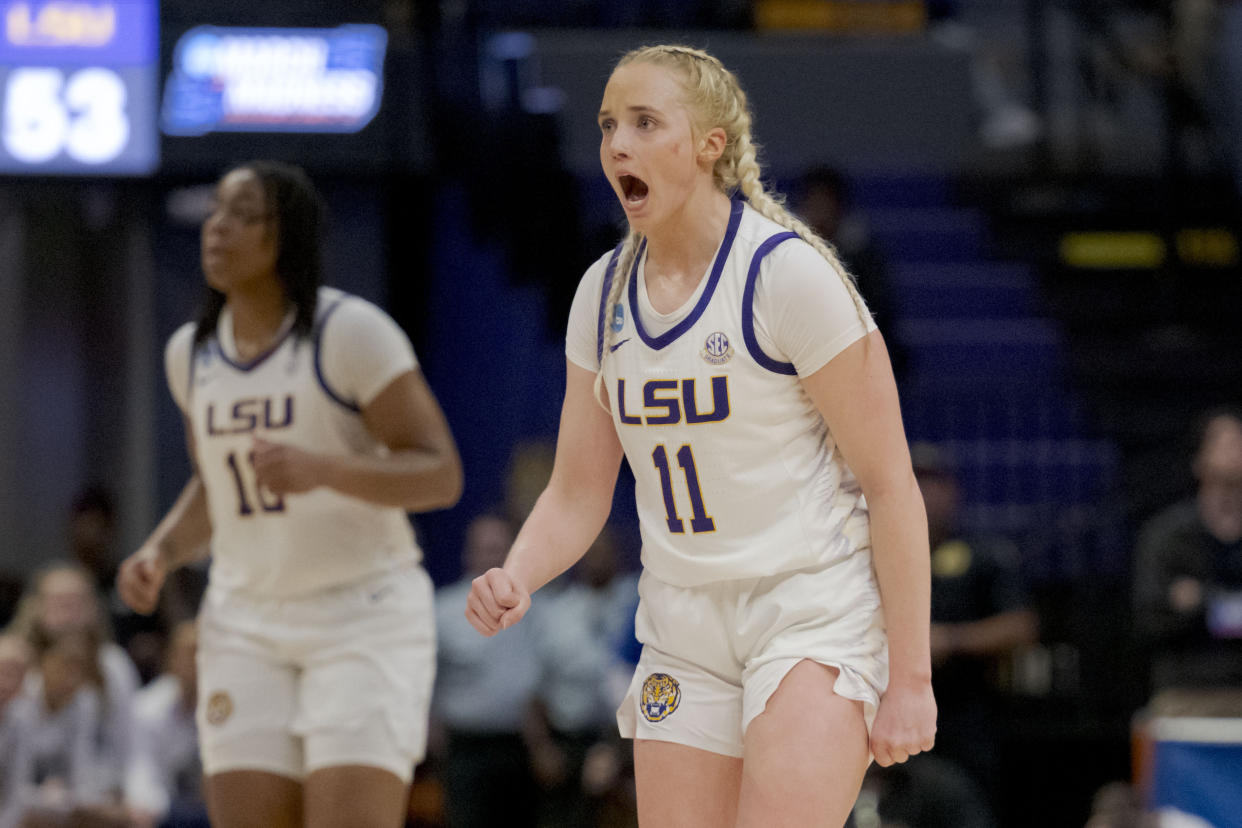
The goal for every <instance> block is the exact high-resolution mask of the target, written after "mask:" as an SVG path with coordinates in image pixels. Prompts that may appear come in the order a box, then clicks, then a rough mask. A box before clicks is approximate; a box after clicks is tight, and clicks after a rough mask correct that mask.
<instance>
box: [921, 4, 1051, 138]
mask: <svg viewBox="0 0 1242 828" xmlns="http://www.w3.org/2000/svg"><path fill="white" fill-rule="evenodd" d="M989 5H991V4H987V3H983V4H975V7H976V9H978V10H985V14H982V15H979V17H980V22H983V23H984V26H985V27H986V28H984V27H980V26H977V25H976V23H975V21H972V20H971V19H970V18H971V17H972V15H970V14H967V13H966V9H965V8H963V7H962V4H961V3H957V2H945V1H937V2H932V3H930V4H929V7H928V12H929V14H928V22H929V24H930V25H929V27H928V32H929V34H930V36H931V39H932V40H933V41H934V42H936V43H937V44H939V45H940V46H941V47H943V48H945V49H950V50H952V51H955V52H960V53H963V54H965V55H967V56H968V57H969V59H970V85H971V92H972V93H973V96H974V102H975V105H976V106H977V107H978V111H979V132H978V134H979V141H980V143H981V144H982V145H983V146H984V147H985V148H986V149H990V150H1018V149H1023V148H1026V147H1029V146H1030V145H1032V144H1033V143H1035V142H1036V141H1038V140H1039V138H1040V137H1041V136H1042V135H1043V133H1044V124H1043V121H1042V119H1041V118H1040V117H1039V116H1038V115H1037V114H1036V113H1035V112H1034V111H1033V110H1032V109H1031V108H1030V107H1029V106H1027V105H1026V104H1025V103H1023V102H1022V100H1021V99H1020V96H1019V95H1018V94H1017V92H1016V91H1015V90H1016V89H1017V87H1019V86H1020V85H1021V82H1022V77H1021V76H1022V74H1023V73H1025V72H1026V71H1027V67H1026V65H1025V62H1024V61H1023V56H1022V50H1021V48H1017V47H1018V44H1017V43H1015V42H1014V41H1013V40H1012V39H1010V37H1009V33H1010V31H1013V30H1015V29H1017V26H1018V25H1021V20H1020V19H1019V18H1018V17H1017V15H1018V14H1020V11H1019V10H1018V9H1017V8H1016V6H1008V7H1006V8H1004V9H1001V11H1000V14H1001V15H1004V14H1006V13H1008V15H1009V16H1010V20H1009V24H1010V25H1009V26H1001V27H998V26H997V24H996V23H994V22H991V21H989V20H988V17H987V16H986V12H987V11H990V10H988V6H989ZM993 14H995V13H993Z"/></svg>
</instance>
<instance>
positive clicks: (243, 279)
mask: <svg viewBox="0 0 1242 828" xmlns="http://www.w3.org/2000/svg"><path fill="white" fill-rule="evenodd" d="M321 213H322V205H321V202H320V200H319V196H318V195H317V193H316V192H315V190H314V188H313V186H312V185H311V182H310V181H309V179H307V177H306V175H305V173H303V172H302V171H301V170H300V169H298V168H295V167H291V166H288V165H284V164H279V163H275V162H266V161H258V162H252V163H248V164H245V165H243V166H240V167H238V168H236V169H234V170H232V171H230V172H229V173H228V174H226V175H225V176H224V177H223V178H222V179H221V180H220V181H219V183H218V185H217V189H216V205H215V208H214V210H213V211H212V212H211V214H210V215H209V216H208V217H207V219H206V220H205V222H204V223H203V229H202V266H203V270H204V273H205V274H206V278H207V286H208V290H207V294H206V300H205V303H204V306H203V309H202V312H201V314H200V316H199V319H198V321H197V322H192V323H188V324H186V325H184V326H183V327H182V328H181V329H179V330H178V331H177V332H176V333H175V334H173V336H172V338H171V339H170V340H169V343H168V346H167V349H166V352H165V363H166V371H167V375H168V381H169V385H170V388H171V390H172V394H173V396H174V398H175V399H176V401H177V404H178V405H179V406H180V408H181V411H182V413H183V415H184V418H185V423H186V432H187V443H188V447H189V450H190V455H191V457H192V459H193V461H194V474H193V476H192V477H191V479H190V481H189V483H188V484H187V485H186V487H185V489H184V490H183V492H182V494H181V496H180V498H179V499H178V500H177V502H176V503H175V504H174V505H173V508H172V509H171V511H170V512H169V514H168V515H167V516H166V517H165V518H164V520H163V521H162V522H161V523H160V524H159V526H158V527H156V529H155V531H154V532H153V533H152V535H151V536H150V538H149V539H148V540H147V541H146V543H145V544H144V545H143V546H142V547H141V548H140V549H139V550H138V551H137V552H135V553H134V554H133V555H131V556H130V557H129V558H128V559H127V560H126V561H125V563H124V564H123V566H122V568H121V572H120V575H119V578H118V585H119V587H120V590H121V594H122V596H123V597H124V598H125V600H126V601H127V602H128V603H129V605H130V606H131V607H133V608H134V609H135V610H137V611H140V612H151V611H152V610H153V609H154V608H155V606H156V603H157V601H158V597H159V589H160V586H161V585H162V583H163V581H164V579H165V576H166V574H167V573H168V572H169V571H170V570H172V569H173V568H175V567H177V566H180V565H182V564H185V563H187V562H189V561H191V560H194V559H195V558H196V557H199V556H201V555H202V554H204V552H203V550H204V549H205V548H206V545H207V544H208V542H209V544H210V553H211V557H212V560H211V565H210V570H209V585H208V590H207V594H206V596H205V598H204V601H203V606H202V609H201V611H200V644H199V693H198V698H199V702H198V704H199V709H198V713H197V718H198V733H199V739H200V747H201V751H202V759H203V768H204V773H205V775H206V777H207V785H206V787H207V801H208V808H209V811H210V815H211V819H212V824H213V825H214V826H217V828H233V827H234V826H258V825H262V826H290V828H291V827H292V826H301V825H307V826H351V828H352V827H353V826H368V827H369V826H374V827H375V828H396V826H399V825H402V824H404V813H405V803H406V789H407V785H408V783H409V781H410V777H411V773H412V770H413V767H414V765H415V764H416V763H417V762H418V761H419V760H420V759H421V758H422V756H423V751H424V746H425V742H426V737H427V732H426V731H427V712H428V705H429V702H430V694H431V686H432V679H433V672H434V664H435V662H434V642H435V633H434V629H433V624H434V622H433V608H432V592H431V583H430V580H429V578H428V577H427V575H426V573H425V572H424V571H423V569H422V567H421V565H420V552H419V549H418V547H417V545H416V544H415V540H414V537H413V533H412V531H411V527H410V524H409V521H408V520H407V518H406V512H407V511H423V510H428V509H435V508H441V507H445V506H449V505H452V504H453V503H454V502H455V501H456V500H457V498H458V496H459V493H460V490H461V485H462V474H461V465H460V460H459V458H458V455H457V450H456V446H455V444H454V442H453V438H452V435H451V433H450V431H449V428H448V425H447V424H446V422H445V420H444V416H443V414H442V412H441V410H440V407H439V405H438V403H437V402H436V399H435V397H434V396H433V395H432V393H431V391H430V389H429V388H428V386H427V383H426V382H425V380H424V379H423V376H422V374H421V372H420V371H419V368H418V362H417V360H416V358H415V355H414V352H413V349H412V348H411V346H410V343H409V340H408V339H407V338H406V336H405V334H404V332H403V331H402V330H401V329H400V328H399V327H398V326H397V325H396V324H395V323H394V322H393V321H392V319H390V318H389V317H388V316H387V315H386V314H385V313H384V312H383V311H381V310H380V309H379V308H377V307H375V306H374V305H372V304H370V303H368V302H365V301H364V300H362V299H360V298H357V297H354V296H350V295H347V294H345V293H342V292H340V291H337V290H332V289H329V288H324V287H320V286H319V282H320V276H321V259H320V252H319V243H320V224H321Z"/></svg>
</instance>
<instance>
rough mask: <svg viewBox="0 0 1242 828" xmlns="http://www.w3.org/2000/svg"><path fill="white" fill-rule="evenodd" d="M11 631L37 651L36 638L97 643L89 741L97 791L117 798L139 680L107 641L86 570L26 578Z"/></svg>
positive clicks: (62, 567) (58, 567) (67, 568)
mask: <svg viewBox="0 0 1242 828" xmlns="http://www.w3.org/2000/svg"><path fill="white" fill-rule="evenodd" d="M12 629H13V632H15V633H17V634H19V635H22V636H24V637H25V638H26V640H27V641H28V642H30V643H31V645H32V646H34V647H35V649H36V650H38V649H39V642H40V641H41V640H53V639H56V638H58V637H60V636H64V635H67V634H70V633H85V634H87V635H88V637H89V640H90V641H92V642H94V643H95V645H96V651H95V652H94V653H92V659H93V662H94V664H95V666H94V667H93V668H92V671H93V672H94V673H98V674H99V675H100V678H101V680H100V682H99V687H100V694H99V695H100V698H99V699H98V700H97V703H99V704H101V705H102V708H103V711H102V716H101V717H100V718H99V720H98V722H97V728H98V732H97V733H95V734H93V736H92V738H93V739H94V741H95V743H96V744H98V746H99V752H100V756H101V767H100V773H101V777H102V778H101V782H100V784H101V788H102V789H103V790H106V791H109V792H112V793H115V794H117V795H119V794H120V791H121V788H122V783H123V779H124V775H125V770H124V769H125V767H126V766H127V765H128V763H129V756H130V746H131V732H132V728H131V721H132V707H133V699H134V694H135V693H136V692H137V690H138V686H139V677H138V671H137V669H135V667H134V664H133V662H132V661H131V660H130V658H129V655H128V654H127V653H126V652H125V650H123V649H121V647H119V646H118V645H117V644H116V643H115V642H113V641H112V640H111V631H110V628H109V624H108V618H107V615H106V613H105V612H104V608H103V605H102V602H101V601H100V599H99V595H98V593H97V592H96V591H95V585H94V582H93V581H92V580H91V577H90V575H89V574H88V573H87V572H86V570H84V569H82V568H81V567H79V566H77V565H75V564H71V563H58V564H53V565H52V566H51V567H49V568H47V569H45V570H43V571H42V572H40V573H37V574H36V575H35V576H34V577H33V578H32V580H31V582H30V584H29V586H28V588H27V591H26V595H25V596H24V597H23V598H22V601H21V605H20V606H19V608H18V611H17V617H16V618H14V620H13V626H12Z"/></svg>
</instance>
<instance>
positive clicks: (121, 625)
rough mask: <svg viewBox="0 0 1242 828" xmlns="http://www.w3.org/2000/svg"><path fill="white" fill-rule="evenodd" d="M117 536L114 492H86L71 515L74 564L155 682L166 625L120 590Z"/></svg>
mask: <svg viewBox="0 0 1242 828" xmlns="http://www.w3.org/2000/svg"><path fill="white" fill-rule="evenodd" d="M116 536H117V523H116V504H115V502H114V501H113V498H112V495H111V493H110V492H108V490H107V489H104V488H103V487H100V486H89V487H87V488H85V489H83V490H82V491H81V492H80V493H79V494H78V496H77V497H76V498H75V499H74V501H73V506H72V508H71V509H70V513H69V560H70V561H72V562H73V563H76V564H77V565H78V566H80V567H82V569H83V571H85V572H86V573H87V574H89V575H90V578H91V581H92V582H93V583H94V585H95V591H96V594H97V595H98V596H99V598H100V600H102V601H103V605H104V609H105V610H106V612H107V614H108V622H109V625H110V627H111V630H112V635H113V636H114V637H115V639H116V641H117V643H119V644H120V645H121V647H123V648H124V649H125V650H126V651H127V652H129V654H130V658H131V659H132V660H133V661H134V662H135V666H136V667H138V670H139V673H140V675H142V676H143V678H144V680H145V679H150V678H151V677H152V676H154V674H155V673H156V672H158V670H159V663H158V658H159V655H158V654H159V652H160V650H161V649H162V645H163V630H162V625H161V622H160V619H159V617H158V616H155V615H150V616H146V615H139V614H137V613H136V612H134V611H133V610H131V609H130V608H129V607H127V606H125V602H124V601H122V600H121V596H120V594H119V593H118V592H117V590H116V572H117V567H118V566H119V565H120V559H119V557H118V555H117V551H116V542H117V540H116ZM144 666H146V667H147V669H145V670H144V669H143V667H144Z"/></svg>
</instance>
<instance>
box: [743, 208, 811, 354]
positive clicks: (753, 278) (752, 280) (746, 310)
mask: <svg viewBox="0 0 1242 828" xmlns="http://www.w3.org/2000/svg"><path fill="white" fill-rule="evenodd" d="M796 238H800V237H799V236H798V234H797V233H795V232H793V231H792V230H790V231H786V232H784V233H777V234H776V235H775V236H769V237H768V238H767V239H765V240H764V242H763V244H761V245H759V249H758V250H756V251H755V255H754V258H752V259H751V260H750V269H749V270H748V271H747V272H746V287H745V289H744V290H743V291H742V339H743V340H744V341H745V342H746V350H747V351H749V352H750V357H751V359H753V360H754V361H755V362H757V363H759V364H760V365H761V366H763V367H764V368H767V369H768V370H769V371H772V372H773V373H776V374H787V375H789V376H797V374H798V371H797V369H796V368H794V365H793V363H792V362H781V361H780V360H776V359H773V358H772V357H770V356H768V355H767V354H765V353H764V352H763V349H762V348H760V347H759V338H758V337H757V336H755V285H756V284H757V283H758V281H759V266H760V265H761V264H762V263H763V260H764V258H765V257H766V256H767V255H768V254H769V253H771V252H772V251H773V250H775V249H776V246H777V245H779V244H780V243H781V242H785V241H789V240H790V239H796Z"/></svg>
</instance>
